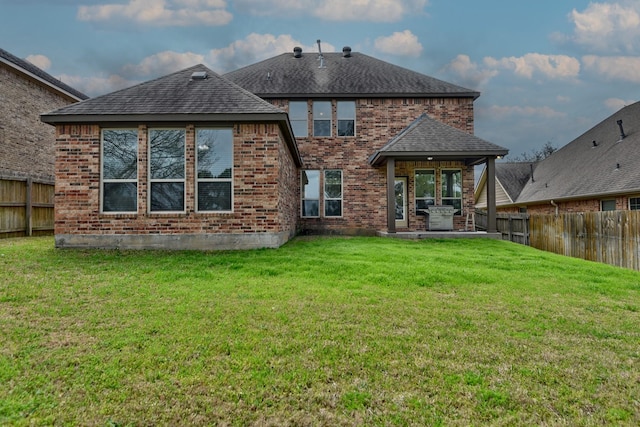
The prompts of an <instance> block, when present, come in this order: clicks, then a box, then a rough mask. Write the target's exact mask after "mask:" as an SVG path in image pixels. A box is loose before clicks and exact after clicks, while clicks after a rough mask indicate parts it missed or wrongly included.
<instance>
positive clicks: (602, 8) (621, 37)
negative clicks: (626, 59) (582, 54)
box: [569, 0, 640, 53]
mask: <svg viewBox="0 0 640 427" xmlns="http://www.w3.org/2000/svg"><path fill="white" fill-rule="evenodd" d="M569 19H570V21H572V22H573V24H574V25H575V28H574V32H573V36H572V37H571V39H572V40H573V41H574V42H576V43H577V44H579V45H582V46H585V47H587V48H589V49H590V50H598V51H603V52H609V53H639V52H640V48H639V45H640V3H639V2H638V1H637V0H622V1H618V2H614V3H590V4H589V6H588V7H587V8H586V9H585V10H584V11H583V12H579V11H577V10H575V9H574V10H573V11H572V12H571V13H570V14H569Z"/></svg>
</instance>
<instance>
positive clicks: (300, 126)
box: [289, 101, 309, 138]
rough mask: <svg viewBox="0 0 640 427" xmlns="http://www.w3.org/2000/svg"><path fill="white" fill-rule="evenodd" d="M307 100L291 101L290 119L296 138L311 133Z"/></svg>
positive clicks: (304, 136)
mask: <svg viewBox="0 0 640 427" xmlns="http://www.w3.org/2000/svg"><path fill="white" fill-rule="evenodd" d="M308 114H309V112H308V111H307V101H291V102H289V120H290V121H291V127H292V128H293V135H294V136H295V137H296V138H306V137H307V136H308V135H309V126H308V124H307V123H308V119H307V117H308Z"/></svg>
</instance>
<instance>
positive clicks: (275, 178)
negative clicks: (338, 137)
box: [55, 124, 297, 237]
mask: <svg viewBox="0 0 640 427" xmlns="http://www.w3.org/2000/svg"><path fill="white" fill-rule="evenodd" d="M176 127H180V126H176ZM182 127H183V128H186V147H187V148H186V171H187V173H186V185H185V199H186V212H185V213H180V214H171V213H148V212H147V206H148V202H147V200H148V197H147V195H148V183H147V177H148V173H147V169H148V168H147V157H148V156H147V151H148V145H147V130H148V129H147V126H146V125H144V124H141V125H139V126H138V212H137V213H136V214H108V213H100V127H99V126H97V125H81V126H80V125H58V126H57V127H56V132H57V135H56V136H57V138H56V194H55V205H56V215H55V217H56V225H55V234H56V235H67V236H68V235H83V234H86V235H125V234H131V235H153V234H156V235H160V234H174V235H187V234H209V233H232V234H243V233H284V234H285V235H288V236H289V237H291V236H292V235H293V233H294V232H295V230H296V218H297V210H295V209H294V207H297V190H296V182H297V181H296V180H295V179H293V178H292V177H295V176H296V175H297V174H296V172H295V164H294V162H293V158H292V157H291V154H290V153H289V152H288V149H287V148H286V147H285V144H284V141H283V139H282V135H281V133H280V129H279V127H278V125H276V124H237V125H235V126H234V127H233V129H234V154H233V155H234V173H233V178H234V181H233V182H234V200H233V212H232V213H197V212H196V211H195V194H194V193H195V155H196V150H195V126H194V125H193V124H190V125H187V126H186V127H185V126H182ZM292 179H293V180H292ZM294 199H295V201H296V202H294Z"/></svg>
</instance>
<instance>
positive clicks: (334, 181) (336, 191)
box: [324, 170, 342, 199]
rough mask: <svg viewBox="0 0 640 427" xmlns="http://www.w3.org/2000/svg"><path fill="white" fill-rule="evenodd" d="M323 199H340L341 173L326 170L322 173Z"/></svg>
mask: <svg viewBox="0 0 640 427" xmlns="http://www.w3.org/2000/svg"><path fill="white" fill-rule="evenodd" d="M324 197H326V198H329V199H340V198H342V171H339V170H338V171H332V170H328V171H325V172H324Z"/></svg>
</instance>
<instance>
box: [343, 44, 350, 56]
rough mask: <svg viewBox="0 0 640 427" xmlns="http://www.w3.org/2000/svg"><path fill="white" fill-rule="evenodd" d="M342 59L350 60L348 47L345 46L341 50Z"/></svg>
mask: <svg viewBox="0 0 640 427" xmlns="http://www.w3.org/2000/svg"><path fill="white" fill-rule="evenodd" d="M342 57H343V58H351V48H350V47H349V46H345V47H343V48H342Z"/></svg>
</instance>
